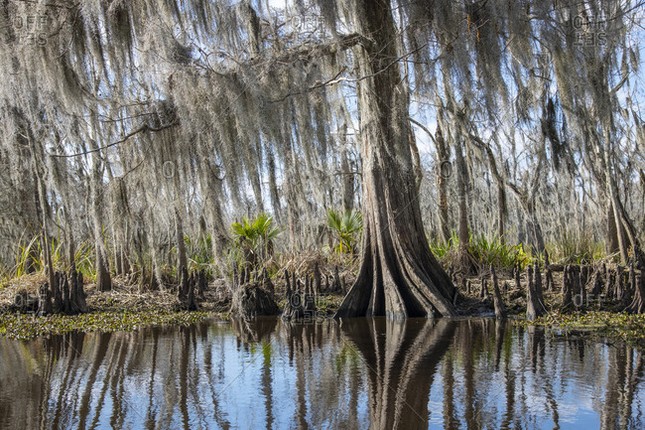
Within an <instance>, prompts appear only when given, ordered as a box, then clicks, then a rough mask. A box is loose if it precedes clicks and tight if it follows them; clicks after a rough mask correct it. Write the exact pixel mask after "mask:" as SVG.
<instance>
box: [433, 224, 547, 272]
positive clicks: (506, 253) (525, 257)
mask: <svg viewBox="0 0 645 430" xmlns="http://www.w3.org/2000/svg"><path fill="white" fill-rule="evenodd" d="M467 249H468V253H469V254H470V255H471V256H472V257H473V258H474V259H475V261H476V262H477V264H478V265H479V267H482V268H485V267H489V266H491V265H492V266H493V267H495V268H497V269H504V270H509V271H510V270H511V269H512V268H513V267H514V266H515V265H516V264H519V265H520V267H521V268H522V269H525V268H526V267H527V266H528V265H529V264H531V263H533V261H534V257H533V256H532V255H531V253H530V252H527V251H526V250H525V247H524V245H523V244H521V243H520V244H517V245H511V244H509V243H506V242H505V241H503V240H501V239H500V238H499V237H492V238H489V237H487V236H485V235H483V234H482V235H477V236H473V235H471V236H470V239H469V242H468V248H467ZM430 250H431V251H432V253H433V254H434V255H435V256H436V257H437V258H439V259H440V260H441V261H442V262H444V263H447V264H450V261H457V260H458V258H457V257H456V255H457V252H458V250H459V238H458V237H457V235H456V233H454V232H453V234H452V236H451V237H450V239H449V240H448V241H447V242H444V241H440V242H430Z"/></svg>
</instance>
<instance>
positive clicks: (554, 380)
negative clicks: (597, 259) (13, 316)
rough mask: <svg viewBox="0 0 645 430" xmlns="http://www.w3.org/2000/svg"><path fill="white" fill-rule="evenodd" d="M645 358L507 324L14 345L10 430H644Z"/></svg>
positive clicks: (373, 324) (1, 405)
mask: <svg viewBox="0 0 645 430" xmlns="http://www.w3.org/2000/svg"><path fill="white" fill-rule="evenodd" d="M643 372H644V370H643V358H642V352H641V351H640V350H638V349H635V348H633V347H631V346H628V345H624V344H620V343H615V344H603V343H599V342H592V341H588V340H585V339H584V338H582V337H576V336H567V337H556V336H553V335H548V334H546V333H545V332H544V331H543V330H540V329H535V328H529V329H522V328H518V327H514V326H512V324H510V323H506V322H501V321H496V320H465V321H457V322H450V321H447V320H437V321H432V320H423V319H419V320H417V319H410V320H407V321H389V320H385V319H382V318H374V319H368V318H364V319H348V320H343V321H341V322H336V321H322V322H318V323H316V324H292V323H286V322H283V321H281V320H278V319H262V320H258V321H256V322H244V321H232V322H231V323H230V324H223V323H204V324H200V325H195V326H190V327H183V328H177V327H175V328H170V327H169V328H147V329H142V330H140V331H138V332H135V333H113V334H70V335H65V336H52V337H50V338H42V339H38V340H35V341H31V342H18V341H9V340H7V339H0V428H33V429H39V428H41V429H45V428H106V427H108V428H109V427H112V428H150V429H151V428H180V429H181V428H185V429H188V428H190V429H194V428H209V429H210V428H222V429H228V428H267V429H270V428H299V429H306V428H314V429H318V428H347V429H353V428H361V429H363V428H374V429H392V428H400V429H414V428H449V429H453V428H471V429H481V428H501V429H510V428H567V427H569V428H571V427H576V428H603V429H614V428H621V429H622V428H633V429H639V428H643V418H642V414H643V401H645V393H644V392H643V388H642V385H643V384H642V380H643Z"/></svg>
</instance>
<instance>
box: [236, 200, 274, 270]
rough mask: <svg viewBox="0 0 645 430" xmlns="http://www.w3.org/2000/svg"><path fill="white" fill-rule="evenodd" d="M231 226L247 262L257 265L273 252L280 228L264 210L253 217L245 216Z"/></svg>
mask: <svg viewBox="0 0 645 430" xmlns="http://www.w3.org/2000/svg"><path fill="white" fill-rule="evenodd" d="M231 228H232V230H233V233H234V235H235V236H236V243H237V244H238V246H239V247H240V248H241V250H242V251H243V252H244V256H245V259H246V261H247V262H249V263H251V264H252V265H255V264H256V263H257V262H258V261H259V260H264V259H265V258H267V257H269V256H270V255H272V254H273V245H274V243H273V242H274V240H275V238H276V237H277V236H278V234H279V233H280V229H279V228H278V227H277V226H276V225H275V224H274V222H273V217H272V216H270V215H269V214H267V213H264V212H263V213H260V214H259V215H258V216H256V217H255V218H253V219H249V218H248V217H244V218H242V220H241V221H239V222H234V223H233V224H231Z"/></svg>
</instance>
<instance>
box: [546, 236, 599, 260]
mask: <svg viewBox="0 0 645 430" xmlns="http://www.w3.org/2000/svg"><path fill="white" fill-rule="evenodd" d="M546 249H547V251H548V252H549V256H550V257H551V262H553V263H561V264H591V263H593V262H594V261H598V260H601V259H603V258H605V257H606V256H607V255H606V253H605V245H604V243H603V242H597V241H594V240H593V238H592V237H591V235H589V234H574V233H571V232H567V231H565V232H564V233H563V234H562V235H561V236H560V238H559V239H558V241H557V242H552V243H549V244H547V245H546Z"/></svg>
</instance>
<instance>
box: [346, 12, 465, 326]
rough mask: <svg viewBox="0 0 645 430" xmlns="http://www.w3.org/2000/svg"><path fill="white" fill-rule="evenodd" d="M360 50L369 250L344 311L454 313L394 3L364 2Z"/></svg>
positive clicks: (365, 237) (366, 247)
mask: <svg viewBox="0 0 645 430" xmlns="http://www.w3.org/2000/svg"><path fill="white" fill-rule="evenodd" d="M357 8H358V13H357V17H359V18H358V20H359V22H358V23H357V27H358V28H357V30H358V31H359V32H360V33H361V34H362V35H363V36H365V39H364V40H366V41H365V42H364V43H363V44H362V45H361V46H359V47H358V48H357V51H356V57H357V62H358V69H359V71H360V75H361V77H362V78H363V79H362V80H361V81H360V83H359V109H360V115H361V140H362V148H361V154H362V159H363V220H364V232H363V253H362V262H361V268H360V272H359V275H358V278H357V280H356V282H355V283H354V285H353V286H352V288H351V289H350V291H349V292H348V294H347V296H346V297H345V300H344V301H343V303H342V304H341V306H340V308H339V310H338V312H337V314H336V316H338V317H355V316H373V315H387V316H389V317H394V318H405V317H420V316H433V315H437V316H439V315H441V316H454V315H456V311H455V307H454V306H453V298H454V296H455V294H456V290H455V288H454V286H453V285H452V283H451V281H450V278H449V276H448V275H447V274H446V272H445V271H444V270H443V269H442V268H441V266H440V265H439V263H438V262H437V260H436V259H435V258H434V256H433V255H432V253H431V252H430V249H429V246H428V242H427V239H426V236H425V232H424V228H423V224H422V221H421V210H420V206H419V201H418V191H417V187H416V179H415V174H414V169H413V161H412V154H411V149H410V133H411V132H412V131H411V128H410V124H409V120H408V103H409V101H408V95H407V90H406V88H405V86H404V85H403V80H402V79H401V74H400V71H399V65H398V61H396V60H397V58H398V57H399V54H398V53H397V46H398V43H397V41H396V37H397V35H396V29H395V26H394V22H393V18H392V14H391V11H390V5H389V2H388V1H383V0H379V1H377V2H371V1H367V0H363V1H361V2H360V3H359V4H358V5H357Z"/></svg>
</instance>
